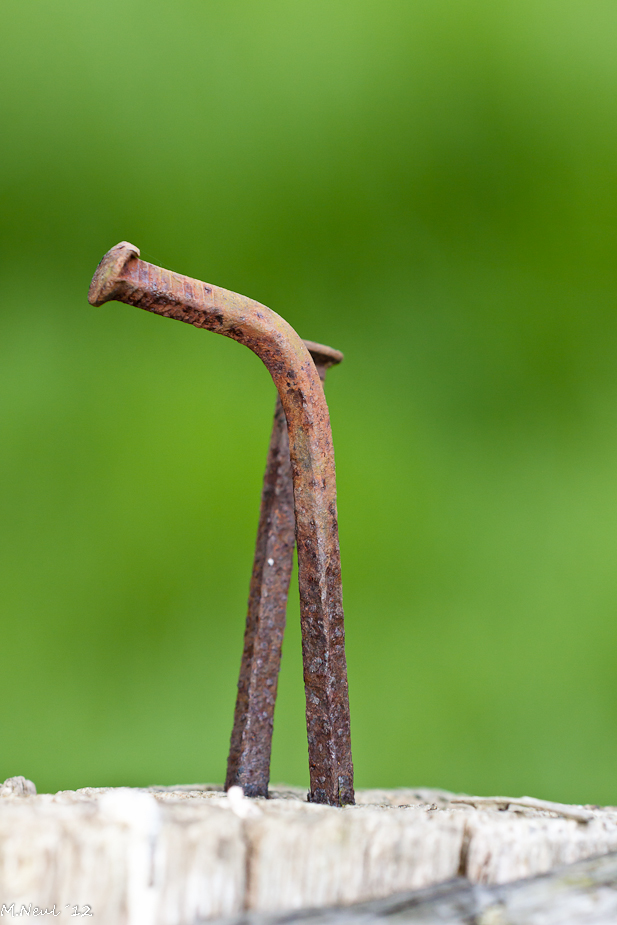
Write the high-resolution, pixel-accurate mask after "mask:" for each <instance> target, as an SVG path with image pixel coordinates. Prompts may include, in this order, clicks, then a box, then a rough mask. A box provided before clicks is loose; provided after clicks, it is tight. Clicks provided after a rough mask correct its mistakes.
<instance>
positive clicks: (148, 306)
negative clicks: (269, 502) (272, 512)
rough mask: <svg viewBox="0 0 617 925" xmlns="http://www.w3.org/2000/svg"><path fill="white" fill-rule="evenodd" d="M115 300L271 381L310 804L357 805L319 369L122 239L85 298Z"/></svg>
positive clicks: (268, 329) (250, 318)
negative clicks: (235, 354) (293, 582)
mask: <svg viewBox="0 0 617 925" xmlns="http://www.w3.org/2000/svg"><path fill="white" fill-rule="evenodd" d="M112 299H116V300H118V301H120V302H126V303H127V304H129V305H136V306H137V307H138V308H143V309H145V310H146V311H150V312H153V313H155V314H157V315H163V316H164V317H167V318H174V319H176V320H177V321H184V322H186V323H188V324H192V325H195V327H198V328H206V329H207V330H210V331H214V332H216V333H218V334H223V335H224V336H225V337H230V338H231V339H232V340H236V341H238V343H241V344H244V345H245V346H246V347H248V348H249V349H250V350H252V351H253V352H254V353H256V354H257V356H259V357H260V359H261V360H262V361H263V363H264V364H265V366H266V367H267V369H268V371H269V373H270V375H271V376H272V378H273V380H274V384H275V385H276V387H277V390H278V393H279V395H280V398H281V404H282V406H283V409H284V411H285V417H286V419H287V428H288V434H289V450H290V456H291V465H292V478H293V486H294V504H295V513H296V543H297V548H298V580H299V585H300V617H301V625H302V655H303V663H304V684H305V689H306V722H307V736H308V747H309V772H310V781H311V783H310V794H309V799H310V800H311V801H312V802H316V803H328V804H330V805H332V806H341V805H344V804H348V803H353V802H354V789H353V763H352V758H351V739H350V723H349V695H348V687H347V664H346V660H345V629H344V617H343V598H342V584H341V567H340V549H339V539H338V521H337V510H336V474H335V468H334V450H333V447H332V433H331V430H330V418H329V414H328V406H327V404H326V400H325V396H324V392H323V387H322V383H321V381H320V378H319V375H318V373H317V370H316V368H315V364H314V363H313V361H312V359H311V356H310V354H309V352H308V350H307V348H306V347H305V345H304V343H303V342H302V340H301V339H300V337H299V336H298V334H296V332H295V331H294V330H293V328H292V327H291V326H290V325H289V324H288V323H287V322H286V321H285V320H284V319H283V318H281V317H280V316H279V315H277V314H276V313H275V312H273V311H271V310H270V309H269V308H266V306H265V305H261V304H260V303H259V302H255V301H253V300H252V299H248V298H246V296H242V295H239V294H238V293H235V292H230V291H228V290H226V289H222V288H220V287H218V286H212V285H210V284H209V283H204V282H201V281H200V280H196V279H191V278H189V277H187V276H181V275H180V274H178V273H172V272H170V271H169V270H164V269H162V268H161V267H157V266H154V265H153V264H149V263H146V262H145V261H143V260H140V259H139V249H138V248H136V247H135V246H134V245H132V244H129V243H128V242H126V241H123V242H121V243H120V244H118V245H116V247H113V248H112V249H111V250H110V251H109V252H108V253H107V254H106V255H105V256H104V257H103V259H102V260H101V262H100V264H99V266H98V268H97V270H96V272H95V274H94V277H93V279H92V283H91V286H90V291H89V293H88V300H89V301H90V304H92V305H102V304H103V303H104V302H108V301H110V300H112Z"/></svg>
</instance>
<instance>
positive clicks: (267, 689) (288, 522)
mask: <svg viewBox="0 0 617 925" xmlns="http://www.w3.org/2000/svg"><path fill="white" fill-rule="evenodd" d="M304 343H305V345H306V347H307V348H308V350H309V352H310V354H311V357H312V359H313V362H314V363H315V368H316V369H317V372H318V374H319V378H320V379H321V381H322V383H323V382H324V381H325V378H326V371H327V369H328V367H330V366H333V365H334V364H336V363H340V362H341V360H342V359H343V355H342V354H341V353H340V352H339V351H338V350H332V348H330V347H325V346H322V345H321V344H314V343H312V342H311V341H304ZM294 541H295V516H294V501H293V479H292V472H291V460H290V457H289V438H288V435H287V422H286V420H285V413H284V411H283V406H282V404H281V400H280V397H279V396H277V399H276V407H275V412H274V423H273V425H272V435H271V438H270V446H269V450H268V459H267V463H266V472H265V475H264V482H263V490H262V496H261V510H260V515H259V527H258V530H257V542H256V544H255V558H254V562H253V573H252V576H251V587H250V592H249V604H248V613H247V617H246V629H245V633H244V648H243V652H242V663H241V666H240V679H239V681H238V696H237V698H236V708H235V713H234V725H233V730H232V734H231V744H230V749H229V758H228V761H227V776H226V779H225V789H226V790H228V789H229V788H230V787H233V786H239V787H242V789H243V790H244V793H245V794H246V795H247V796H252V797H257V796H261V797H267V796H268V782H269V780H270V758H271V753H272V730H273V725H274V706H275V702H276V691H277V685H278V675H279V669H280V665H281V647H282V644H283V634H284V631H285V616H286V610H287V598H288V593H289V582H290V579H291V571H292V567H293V550H294Z"/></svg>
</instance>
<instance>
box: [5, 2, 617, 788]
mask: <svg viewBox="0 0 617 925" xmlns="http://www.w3.org/2000/svg"><path fill="white" fill-rule="evenodd" d="M616 30H617V7H616V6H615V4H614V3H613V2H608V0H591V2H590V0H558V2H557V0H502V2H501V3H499V4H496V3H494V2H491V0H449V2H448V0H354V2H350V0H345V2H343V0H235V2H229V0H175V2H174V3H164V2H162V0H148V2H146V0H128V2H122V3H121V2H119V0H106V2H105V3H103V2H101V0H98V2H93V0H79V2H78V0H4V4H3V12H2V29H1V37H0V47H1V54H0V74H1V81H2V88H3V91H2V98H1V101H0V107H1V110H2V122H3V134H4V141H3V154H2V164H1V172H0V184H1V189H2V204H3V220H2V227H1V236H2V237H1V242H0V245H1V259H2V265H1V279H2V284H1V293H2V315H1V318H2V322H1V324H2V336H1V339H0V352H1V360H0V386H1V387H0V433H1V435H2V438H1V447H0V503H1V507H2V517H1V535H0V544H1V554H0V569H1V572H2V575H1V588H2V592H1V599H2V624H1V627H2V629H1V652H2V672H1V674H0V685H1V686H0V702H1V703H2V709H1V718H0V723H1V725H0V741H1V749H0V779H3V778H4V777H7V776H9V775H14V774H24V775H26V776H27V777H30V778H32V779H33V780H34V781H35V782H36V783H37V785H38V787H39V790H55V789H59V788H68V787H79V786H84V785H116V784H130V785H141V784H150V783H153V782H155V783H167V784H172V783H177V782H193V781H204V780H209V781H221V780H222V779H223V777H224V770H225V762H226V755H227V747H228V742H229V733H230V730H231V723H232V716H233V706H234V699H235V684H236V680H237V672H238V667H239V659H240V654H241V648H242V635H243V624H244V617H245V609H246V599H247V593H248V581H249V575H250V569H251V561H252V555H253V544H254V538H255V531H256V525H257V516H258V508H259V494H260V485H261V479H262V474H263V467H264V463H265V455H266V448H267V443H268V438H269V430H270V425H271V419H272V411H273V406H274V388H273V385H272V383H271V381H270V380H269V377H268V374H267V373H266V370H265V369H264V368H263V366H262V365H261V364H260V362H259V361H258V360H257V358H256V357H254V356H253V355H252V354H251V353H250V352H249V351H247V350H245V349H243V348H240V347H239V346H238V345H237V344H236V343H233V342H231V341H228V340H226V339H224V338H221V337H216V336H214V335H213V334H210V333H209V332H205V331H199V330H196V329H194V328H192V327H190V326H188V325H182V324H175V323H171V322H170V321H168V320H166V319H163V318H157V317H154V316H152V315H149V314H147V313H145V312H140V311H138V310H136V309H133V308H129V307H128V306H125V305H121V304H119V303H109V304H107V305H105V306H103V307H102V308H97V309H94V308H91V307H90V306H89V305H88V303H87V301H86V292H87V288H88V284H89V281H90V277H91V276H92V273H93V271H94V269H95V267H96V264H97V263H98V261H99V259H100V258H101V256H102V255H103V253H104V252H105V251H107V250H108V249H109V248H110V247H111V246H112V245H113V244H115V243H116V242H117V241H119V240H122V239H128V240H129V241H132V242H133V243H135V244H137V245H138V246H139V247H140V248H141V249H142V255H143V256H144V257H145V259H148V260H151V261H152V262H155V263H160V264H162V265H164V266H166V267H170V268H173V269H174V270H177V271H179V272H182V273H186V274H189V275H192V276H196V277H198V278H201V279H204V280H207V281H209V282H212V283H216V284H218V285H221V286H225V287H226V288H229V289H233V290H236V291H239V292H242V293H245V294H247V295H249V296H252V297H253V298H256V299H259V300H260V301H262V302H264V303H265V304H267V305H269V306H270V307H271V308H273V309H275V310H276V311H278V312H279V313H280V314H282V315H283V316H284V317H285V318H287V319H288V320H289V321H290V322H291V324H292V325H293V326H294V327H295V328H296V329H297V330H298V331H299V332H300V334H301V335H302V336H304V337H307V338H311V339H313V340H318V341H322V342H325V343H329V344H332V345H333V346H336V347H338V348H340V349H342V350H343V351H344V352H345V355H346V359H345V363H344V364H343V366H342V367H340V369H336V370H333V371H332V372H331V373H330V375H329V381H328V384H327V392H328V397H329V404H330V410H331V416H332V423H333V429H334V439H335V446H336V452H337V469H338V486H339V515H340V529H341V544H342V557H343V580H344V592H345V605H346V623H347V656H348V662H349V678H350V694H351V709H352V735H353V746H354V758H355V765H356V780H357V785H358V786H360V787H367V786H384V787H385V786H388V787H389V786H398V785H421V784H422V785H427V786H440V787H447V788H452V789H455V790H464V791H467V792H472V793H484V794H492V793H502V792H503V793H507V794H513V795H520V794H522V793H530V794H533V795H535V796H538V797H546V798H552V799H557V800H568V801H570V800H571V801H581V802H601V803H613V804H614V803H617V777H616V773H615V772H616V770H617V735H616V731H617V671H616V668H617V664H616V662H617V619H616V618H617V568H616V563H617V317H616V313H615V302H616V296H617V272H616V262H615V245H616V229H617V192H616V180H617V158H616V154H617V144H616V142H617V122H616V119H615V114H616V103H617V54H616V49H615V34H616ZM298 623H299V618H298V604H297V591H296V589H295V587H293V586H292V594H291V600H290V606H289V626H288V632H287V636H286V641H285V648H284V655H283V668H282V672H281V682H280V696H279V703H278V705H277V713H276V722H275V741H274V754H273V766H272V779H273V781H281V780H282V781H286V782H288V783H293V784H299V785H306V784H307V781H308V766H307V755H306V737H305V729H304V718H303V690H302V683H301V675H302V670H301V659H300V639H299V627H298Z"/></svg>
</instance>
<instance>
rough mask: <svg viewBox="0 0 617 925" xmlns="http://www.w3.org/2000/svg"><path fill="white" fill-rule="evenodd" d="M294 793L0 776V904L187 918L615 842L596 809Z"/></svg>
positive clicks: (160, 919) (508, 865) (419, 880)
mask: <svg viewBox="0 0 617 925" xmlns="http://www.w3.org/2000/svg"><path fill="white" fill-rule="evenodd" d="M304 796H305V794H304V793H303V792H302V791H298V790H293V789H287V790H280V791H278V792H275V793H274V796H273V799H270V800H248V799H246V798H244V797H243V794H242V792H241V790H239V789H238V788H234V789H232V790H231V791H230V792H229V794H228V795H226V794H224V793H223V792H222V791H221V788H220V787H208V786H206V785H194V786H191V787H176V788H148V789H142V790H139V789H136V790H131V789H123V788H119V789H88V788H87V789H84V790H80V791H65V792H61V793H58V794H54V795H52V794H41V795H36V792H35V790H34V786H33V785H30V784H28V782H25V781H24V780H23V779H12V780H11V781H8V782H5V784H4V785H3V786H2V787H1V788H0V912H1V905H2V903H5V905H6V906H10V904H11V903H15V904H16V907H17V908H19V907H21V905H22V904H24V905H25V906H26V907H28V906H29V904H30V903H31V904H33V906H38V907H39V908H49V907H51V906H53V905H54V904H55V905H56V909H65V910H66V909H67V908H68V905H67V904H70V905H71V906H74V905H78V906H80V908H83V907H84V906H86V905H87V906H89V907H90V908H91V909H92V910H93V912H94V913H95V915H96V919H97V922H99V923H100V925H107V923H109V925H196V923H198V922H204V921H206V920H212V919H219V918H223V917H227V918H228V917H230V916H231V917H233V916H238V915H243V914H245V913H246V912H247V911H251V910H252V911H255V912H267V913H277V912H290V911H291V910H297V909H303V908H307V907H322V908H324V907H331V906H345V905H349V904H351V903H357V902H358V901H363V900H375V899H378V898H384V897H387V896H389V895H391V894H393V893H400V892H401V891H409V890H418V889H422V888H424V887H427V886H430V885H434V884H437V883H440V882H445V881H450V880H452V878H455V877H456V876H457V875H459V874H462V875H464V876H465V877H467V879H468V880H470V881H473V882H475V883H477V884H481V885H483V884H495V883H505V882H508V881H512V880H515V879H518V878H520V877H525V876H533V875H536V874H539V873H544V872H546V871H549V870H551V869H553V868H555V867H556V866H558V865H562V864H564V863H570V862H574V861H578V860H581V859H583V858H587V857H591V856H593V855H599V854H606V853H608V852H611V851H617V812H616V811H615V810H614V809H611V808H608V809H599V808H593V807H563V806H560V805H559V804H540V803H537V802H536V801H533V800H532V801H531V804H532V805H525V800H524V798H523V799H520V800H509V798H492V800H491V801H488V802H487V799H486V798H478V797H465V798H460V797H459V798H455V795H454V794H451V793H447V792H445V791H437V790H397V791H361V792H359V793H358V805H356V806H348V807H344V808H342V809H337V808H334V807H329V806H323V805H319V804H314V803H307V802H306V801H305V800H304ZM456 799H458V800H459V801H460V800H461V799H464V800H465V802H455V800H456ZM528 802H529V801H528ZM474 803H475V804H477V806H480V807H481V808H477V806H476V805H474ZM547 805H548V806H549V808H548V809H547V808H546V806H547Z"/></svg>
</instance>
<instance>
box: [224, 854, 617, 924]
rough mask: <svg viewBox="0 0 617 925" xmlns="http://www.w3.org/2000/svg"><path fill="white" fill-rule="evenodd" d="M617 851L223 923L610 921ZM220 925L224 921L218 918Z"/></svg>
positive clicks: (616, 916)
mask: <svg viewBox="0 0 617 925" xmlns="http://www.w3.org/2000/svg"><path fill="white" fill-rule="evenodd" d="M616 922H617V855H616V854H609V855H606V856H603V857H599V858H593V859H591V860H586V861H579V862H578V863H577V864H572V865H571V866H569V867H566V868H559V869H558V870H557V871H555V872H553V873H550V874H544V875H543V876H541V877H534V878H532V879H529V880H516V881H514V882H513V883H509V884H502V885H500V886H491V887H487V886H480V885H478V884H474V883H470V882H469V881H468V880H466V879H464V878H462V877H461V878H458V879H457V880H453V881H450V882H448V883H445V884H439V885H438V886H434V887H428V888H427V889H424V890H417V891H415V892H414V893H407V894H401V893H399V894H397V895H396V896H391V897H388V898H387V899H381V900H377V901H374V902H370V903H362V904H360V905H354V906H346V907H340V906H339V907H338V908H334V909H323V910H319V911H315V910H304V911H300V912H296V913H291V914H290V913H287V914H285V915H282V914H280V913H279V914H276V915H273V914H265V913H255V912H249V913H245V914H244V915H242V916H237V917H235V918H233V919H228V920H225V923H224V925H444V923H448V925H615V923H616ZM219 925H223V923H222V922H221V923H219Z"/></svg>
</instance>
